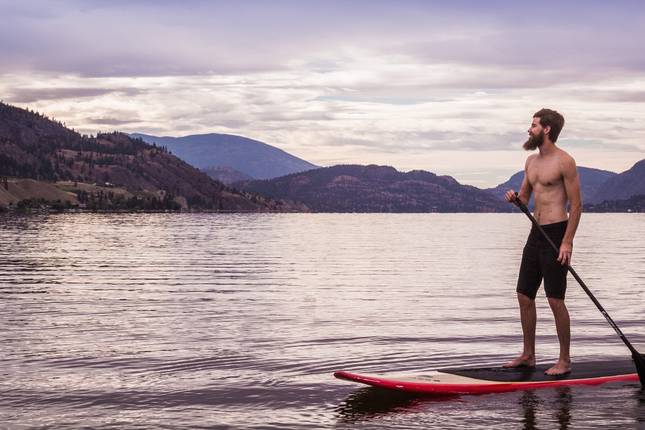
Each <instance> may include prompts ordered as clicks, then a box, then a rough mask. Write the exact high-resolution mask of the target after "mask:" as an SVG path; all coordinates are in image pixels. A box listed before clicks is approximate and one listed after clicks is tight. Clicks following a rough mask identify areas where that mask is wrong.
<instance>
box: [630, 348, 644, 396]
mask: <svg viewBox="0 0 645 430" xmlns="http://www.w3.org/2000/svg"><path fill="white" fill-rule="evenodd" d="M632 358H633V359H634V364H635V365H636V371H637V372H638V378H639V379H640V380H641V387H642V388H645V357H643V354H639V353H637V352H634V353H633V354H632Z"/></svg>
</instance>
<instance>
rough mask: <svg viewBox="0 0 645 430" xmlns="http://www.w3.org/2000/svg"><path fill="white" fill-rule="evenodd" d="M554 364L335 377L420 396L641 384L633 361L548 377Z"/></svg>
mask: <svg viewBox="0 0 645 430" xmlns="http://www.w3.org/2000/svg"><path fill="white" fill-rule="evenodd" d="M550 366H551V365H538V366H536V367H535V368H526V367H524V368H503V367H480V368H468V367H467V368H446V369H440V370H437V371H433V372H428V373H426V374H424V375H421V376H411V377H404V376H390V377H388V376H372V375H363V374H358V373H351V372H347V371H338V372H335V373H334V376H335V377H336V378H339V379H344V380H348V381H352V382H358V383H361V384H366V385H371V386H374V387H379V388H386V389H391V390H397V391H404V392H410V393H417V394H430V395H449V394H483V393H501V392H507V391H517V390H532V389H536V388H547V387H560V386H568V385H598V384H603V383H606V382H618V381H622V382H633V381H638V380H639V379H638V374H637V373H636V366H635V365H634V362H633V361H631V360H624V359H623V360H605V361H593V362H576V363H574V364H573V366H572V371H571V373H568V374H566V375H560V376H550V375H545V374H544V371H545V370H546V369H548V368H549V367H550Z"/></svg>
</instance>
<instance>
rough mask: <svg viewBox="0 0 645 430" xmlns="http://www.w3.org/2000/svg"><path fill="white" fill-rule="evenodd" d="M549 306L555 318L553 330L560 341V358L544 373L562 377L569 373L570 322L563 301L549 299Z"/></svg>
mask: <svg viewBox="0 0 645 430" xmlns="http://www.w3.org/2000/svg"><path fill="white" fill-rule="evenodd" d="M549 306H551V310H552V311H553V317H554V318H555V329H556V331H557V333H558V340H559V341H560V357H559V358H558V361H557V363H555V365H554V366H553V367H551V368H550V369H549V370H547V371H546V372H545V373H546V374H547V375H564V374H565V373H569V372H571V356H570V355H569V345H570V344H571V322H570V320H569V311H568V310H567V306H566V305H565V304H564V299H554V298H551V297H549Z"/></svg>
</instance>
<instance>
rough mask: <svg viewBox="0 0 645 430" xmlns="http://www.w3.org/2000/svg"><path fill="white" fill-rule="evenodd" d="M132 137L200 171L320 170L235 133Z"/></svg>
mask: <svg viewBox="0 0 645 430" xmlns="http://www.w3.org/2000/svg"><path fill="white" fill-rule="evenodd" d="M131 136H133V137H139V138H141V139H143V140H144V141H145V142H148V143H156V144H157V145H158V146H164V147H166V148H168V150H169V151H171V152H172V153H173V154H175V155H177V156H178V157H179V158H181V159H182V160H184V161H186V162H187V163H189V164H191V165H192V166H195V167H197V168H199V169H205V168H211V167H229V168H233V169H235V170H237V171H239V172H242V173H244V174H246V175H248V176H250V177H251V178H254V179H271V178H277V177H279V176H284V175H288V174H290V173H296V172H303V171H306V170H311V169H315V168H317V167H318V166H316V165H314V164H311V163H309V162H307V161H305V160H301V159H300V158H298V157H294V156H293V155H291V154H288V153H287V152H285V151H283V150H281V149H278V148H276V147H274V146H271V145H267V144H266V143H263V142H259V141H257V140H253V139H248V138H246V137H242V136H235V135H231V134H215V133H211V134H195V135H191V136H184V137H168V136H164V137H160V136H150V135H147V134H141V133H133V134H131Z"/></svg>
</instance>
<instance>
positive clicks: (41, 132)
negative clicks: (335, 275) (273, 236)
mask: <svg viewBox="0 0 645 430" xmlns="http://www.w3.org/2000/svg"><path fill="white" fill-rule="evenodd" d="M0 177H13V178H30V179H35V180H39V181H48V182H51V183H54V182H56V181H68V182H71V183H72V186H71V188H70V187H69V186H67V188H66V190H67V191H70V190H71V192H74V193H76V194H77V196H78V200H79V201H80V202H81V203H83V202H98V203H97V205H98V206H97V207H99V208H105V209H109V208H110V207H111V205H112V204H113V203H114V202H113V200H112V199H114V201H116V200H119V204H123V205H124V207H132V208H141V209H146V208H155V209H164V208H167V209H174V208H176V207H177V205H179V206H182V207H184V208H192V209H214V210H225V211H258V210H259V211H262V210H282V209H286V210H288V209H289V205H288V204H286V203H283V202H275V201H271V200H269V199H265V198H263V197H260V196H254V195H250V194H248V193H241V192H239V191H237V190H234V189H232V188H229V187H227V186H225V185H224V184H222V183H220V182H217V181H215V180H213V179H211V178H210V177H208V176H207V175H206V174H205V173H202V172H200V171H199V170H197V169H195V168H194V167H192V166H190V165H188V164H187V163H185V162H184V161H182V160H180V159H179V158H177V157H175V156H174V155H171V154H169V153H168V151H167V150H165V149H164V148H160V147H158V146H154V145H149V144H147V143H145V142H143V141H142V140H140V139H133V138H130V137H128V136H127V135H125V134H123V133H117V132H114V133H103V134H98V135H97V136H96V137H92V136H84V135H80V134H78V133H77V132H75V131H73V130H70V129H68V128H66V127H64V126H63V124H61V123H60V122H56V121H53V120H50V119H49V118H47V117H45V116H44V115H41V114H39V113H35V112H32V111H29V110H25V109H20V108H17V107H14V106H11V105H8V104H4V103H0ZM79 183H90V184H99V185H103V186H105V187H108V188H110V187H122V188H123V189H125V190H127V192H129V193H131V195H129V196H128V197H124V194H123V193H115V192H112V191H110V192H106V191H105V190H103V189H100V190H97V191H96V196H95V195H94V191H91V190H90V191H86V190H85V189H81V188H80V187H79V186H78V184H79ZM26 184H27V185H30V188H29V189H36V188H37V187H34V186H33V184H31V183H26ZM7 188H9V189H5V191H6V192H7V193H8V194H7V195H6V196H5V197H4V198H5V200H7V201H9V202H13V199H14V198H15V197H16V196H19V195H21V196H22V197H21V198H22V199H23V200H24V199H28V198H29V197H28V196H26V195H24V193H23V194H20V193H22V191H21V190H23V189H22V188H20V187H18V186H14V188H13V190H14V191H16V192H17V193H18V194H15V193H13V192H11V191H12V189H11V187H7ZM9 194H11V196H13V197H11V196H10V195H9ZM33 197H34V198H38V199H40V198H39V197H37V196H33ZM95 197H96V198H95ZM126 198H127V199H129V200H128V201H125V200H123V199H126ZM119 207H120V206H119Z"/></svg>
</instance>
